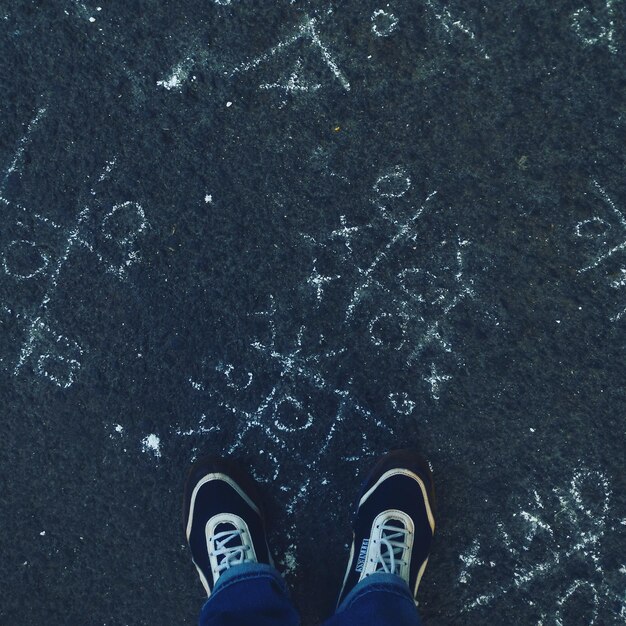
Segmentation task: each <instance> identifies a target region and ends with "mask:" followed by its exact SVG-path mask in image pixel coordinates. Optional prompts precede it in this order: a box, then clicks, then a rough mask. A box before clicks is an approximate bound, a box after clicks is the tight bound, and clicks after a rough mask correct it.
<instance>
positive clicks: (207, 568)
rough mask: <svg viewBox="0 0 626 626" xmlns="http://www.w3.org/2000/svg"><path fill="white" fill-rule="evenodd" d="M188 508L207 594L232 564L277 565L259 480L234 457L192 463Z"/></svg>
mask: <svg viewBox="0 0 626 626" xmlns="http://www.w3.org/2000/svg"><path fill="white" fill-rule="evenodd" d="M183 514H184V523H185V535H186V537H187V543H188V544H189V548H190V549H191V556H192V559H193V562H194V565H195V566H196V568H197V570H198V574H199V575H200V580H201V581H202V584H203V585H204V588H205V590H206V592H207V596H210V595H211V592H212V591H213V589H214V587H215V584H216V583H217V580H218V578H219V577H220V575H221V574H223V573H224V572H225V571H227V570H229V569H230V568H232V567H236V566H237V565H240V564H242V563H268V564H269V565H273V561H272V557H271V555H270V552H269V548H268V546H267V539H266V536H265V523H264V520H263V514H262V511H261V505H260V498H259V495H258V489H257V486H256V484H255V483H254V481H253V480H252V479H251V478H249V477H248V476H247V475H246V474H245V473H244V472H242V471H241V469H240V468H239V467H238V466H237V465H235V464H234V463H232V462H231V461H228V460H226V459H221V458H217V457H209V458H206V459H202V460H200V461H198V462H197V463H195V464H194V465H193V467H192V468H191V470H190V472H189V477H188V478H187V483H186V485H185V501H184V512H183Z"/></svg>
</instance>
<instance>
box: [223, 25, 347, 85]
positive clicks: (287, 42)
mask: <svg viewBox="0 0 626 626" xmlns="http://www.w3.org/2000/svg"><path fill="white" fill-rule="evenodd" d="M301 39H308V40H309V41H310V42H311V43H312V44H313V45H314V46H315V47H316V48H317V50H318V51H319V52H320V54H321V56H322V59H323V60H324V62H325V63H326V66H327V67H328V69H329V70H330V71H331V72H332V74H333V76H334V77H335V78H336V79H337V80H338V81H339V83H340V84H341V86H342V87H343V88H344V89H345V90H346V91H350V82H349V81H348V79H347V78H346V76H345V75H344V73H343V72H342V71H341V69H340V68H339V65H338V64H337V62H336V61H335V58H334V57H333V55H332V54H331V52H330V50H329V49H328V46H326V45H325V44H324V42H323V41H322V40H321V38H320V36H319V33H318V31H317V20H316V18H313V17H310V16H308V15H307V16H306V17H305V18H304V20H303V22H302V23H301V24H300V26H299V27H297V28H296V31H295V33H294V34H292V35H290V36H289V37H287V38H286V39H283V40H282V41H280V42H279V43H277V44H276V45H275V46H274V47H273V48H271V49H270V50H269V51H268V52H266V53H265V54H262V55H261V56H258V57H256V58H255V59H253V60H252V61H246V62H244V63H241V64H240V65H237V66H235V67H234V68H233V69H231V70H230V71H228V72H225V73H226V75H228V76H230V77H233V76H235V75H236V74H239V73H243V72H248V71H250V70H253V69H255V68H257V67H259V66H260V65H261V64H263V63H266V62H267V61H269V60H271V59H272V58H273V57H275V56H276V55H278V54H281V53H282V52H283V51H284V50H286V49H287V48H289V47H290V46H292V45H293V44H294V43H296V42H297V41H300V40H301Z"/></svg>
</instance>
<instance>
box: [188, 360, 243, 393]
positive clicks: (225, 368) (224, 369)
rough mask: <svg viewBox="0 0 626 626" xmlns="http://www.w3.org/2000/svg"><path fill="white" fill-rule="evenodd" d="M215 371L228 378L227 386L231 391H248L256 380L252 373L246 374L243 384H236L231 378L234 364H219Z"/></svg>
mask: <svg viewBox="0 0 626 626" xmlns="http://www.w3.org/2000/svg"><path fill="white" fill-rule="evenodd" d="M215 369H216V370H217V371H218V372H221V373H222V374H224V378H226V386H227V387H229V388H230V389H235V390H236V391H244V390H246V389H248V387H250V385H251V384H252V380H253V379H254V376H253V375H252V372H246V375H245V377H244V378H243V379H242V381H241V382H235V380H234V378H233V377H232V376H231V375H232V373H233V371H234V370H235V366H234V365H233V364H232V363H226V364H224V363H219V364H218V365H217V367H216V368H215ZM192 384H193V383H192ZM196 388H197V387H196ZM202 389H203V390H204V387H202Z"/></svg>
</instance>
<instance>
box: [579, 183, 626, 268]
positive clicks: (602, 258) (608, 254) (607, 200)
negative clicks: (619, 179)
mask: <svg viewBox="0 0 626 626" xmlns="http://www.w3.org/2000/svg"><path fill="white" fill-rule="evenodd" d="M592 183H593V185H594V186H595V187H596V189H597V190H598V192H599V194H600V196H601V197H602V199H603V200H604V201H605V203H606V204H607V205H608V206H609V208H610V209H611V210H612V211H613V213H614V214H615V215H616V216H617V219H618V221H619V223H620V225H621V226H622V228H623V229H624V230H625V231H626V217H624V214H623V213H622V212H621V211H620V210H619V209H618V208H617V206H616V205H615V203H614V202H613V200H612V199H611V198H610V196H609V194H608V193H607V192H606V190H605V189H604V188H603V187H602V186H601V185H600V184H599V183H598V181H596V180H593V181H592ZM592 222H596V223H604V220H601V219H600V218H592V219H590V220H585V221H584V222H579V223H578V224H577V226H576V233H577V234H578V233H579V232H580V229H581V228H582V227H583V226H585V225H587V224H589V223H592ZM624 249H626V240H625V241H623V242H621V243H620V244H618V245H616V246H613V247H612V248H610V249H609V250H608V251H607V252H605V253H604V254H601V255H600V256H598V257H597V258H596V259H594V260H593V261H592V262H591V263H589V264H588V265H586V266H585V267H583V268H582V269H579V270H578V273H579V274H582V273H583V272H588V271H589V270H590V269H593V268H595V267H598V265H600V264H602V263H603V262H604V261H606V260H607V259H609V258H611V257H612V256H613V255H614V254H616V253H617V252H621V251H622V250H624Z"/></svg>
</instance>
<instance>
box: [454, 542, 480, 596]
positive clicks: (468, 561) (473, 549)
mask: <svg viewBox="0 0 626 626" xmlns="http://www.w3.org/2000/svg"><path fill="white" fill-rule="evenodd" d="M479 551H480V542H479V541H478V539H474V541H473V542H472V545H471V546H470V547H469V548H468V549H467V551H466V552H465V553H464V554H460V555H459V559H460V560H461V561H462V563H463V569H462V570H461V573H460V574H459V582H460V583H462V584H464V585H465V584H467V583H468V582H469V579H470V578H471V576H472V575H471V573H470V570H471V569H472V568H474V567H479V566H480V565H484V564H485V562H484V561H483V560H481V559H480V558H479V557H478V553H479Z"/></svg>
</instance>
